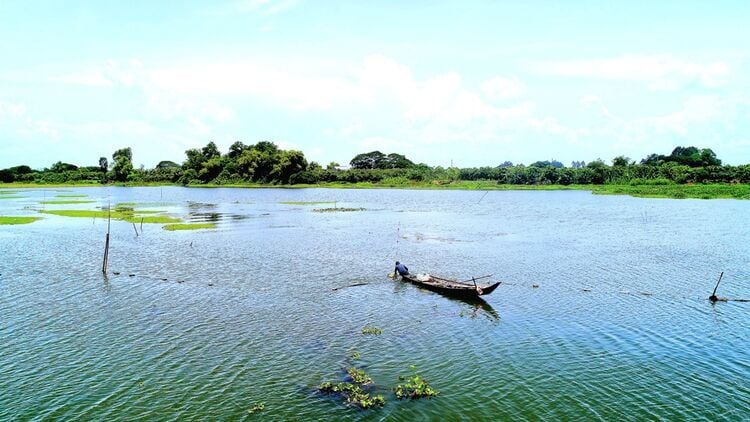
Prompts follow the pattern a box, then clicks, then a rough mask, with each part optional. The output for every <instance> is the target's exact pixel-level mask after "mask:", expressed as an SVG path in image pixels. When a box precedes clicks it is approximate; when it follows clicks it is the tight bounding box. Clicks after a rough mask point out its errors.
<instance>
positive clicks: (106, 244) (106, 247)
mask: <svg viewBox="0 0 750 422" xmlns="http://www.w3.org/2000/svg"><path fill="white" fill-rule="evenodd" d="M111 220H112V208H111V206H109V205H108V206H107V237H106V240H105V241H104V259H103V260H102V274H106V273H107V263H108V261H109V229H110V224H111Z"/></svg>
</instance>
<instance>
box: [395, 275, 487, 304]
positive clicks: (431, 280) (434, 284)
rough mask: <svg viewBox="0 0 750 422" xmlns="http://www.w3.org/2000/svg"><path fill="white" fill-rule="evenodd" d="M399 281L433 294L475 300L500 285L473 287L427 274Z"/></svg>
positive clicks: (402, 277)
mask: <svg viewBox="0 0 750 422" xmlns="http://www.w3.org/2000/svg"><path fill="white" fill-rule="evenodd" d="M485 277H489V276H485ZM485 277H479V278H485ZM401 279H402V280H405V281H408V282H410V283H412V284H415V285H417V286H419V287H424V288H425V289H428V290H432V291H433V292H438V293H444V294H446V295H450V296H454V297H460V298H463V299H477V298H479V296H485V295H488V294H490V293H492V292H493V291H495V289H496V288H497V286H499V285H500V282H499V281H498V282H497V283H495V284H476V286H475V284H474V282H466V281H457V280H449V279H445V278H441V277H437V276H434V275H429V274H407V275H404V276H401ZM475 280H476V279H475Z"/></svg>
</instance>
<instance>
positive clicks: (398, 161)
mask: <svg viewBox="0 0 750 422" xmlns="http://www.w3.org/2000/svg"><path fill="white" fill-rule="evenodd" d="M410 167H414V163H413V162H411V160H409V159H408V158H406V157H404V156H403V155H401V154H396V153H391V154H388V155H386V156H385V157H383V159H382V160H380V162H379V163H378V168H381V169H406V168H410Z"/></svg>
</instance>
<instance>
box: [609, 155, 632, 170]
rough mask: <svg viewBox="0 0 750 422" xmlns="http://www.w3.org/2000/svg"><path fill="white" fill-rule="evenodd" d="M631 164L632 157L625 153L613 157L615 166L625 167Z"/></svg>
mask: <svg viewBox="0 0 750 422" xmlns="http://www.w3.org/2000/svg"><path fill="white" fill-rule="evenodd" d="M630 164H631V161H630V158H628V157H626V156H624V155H618V156H617V157H615V158H613V159H612V165H613V166H615V167H625V166H629V165H630Z"/></svg>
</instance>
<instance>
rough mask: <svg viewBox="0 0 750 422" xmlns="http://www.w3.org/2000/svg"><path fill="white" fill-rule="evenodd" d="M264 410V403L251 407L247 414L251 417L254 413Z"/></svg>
mask: <svg viewBox="0 0 750 422" xmlns="http://www.w3.org/2000/svg"><path fill="white" fill-rule="evenodd" d="M265 408H266V403H265V402H260V403H255V404H254V405H253V407H251V408H250V410H248V411H247V413H249V414H251V415H252V414H253V413H256V412H262V411H263V410H265Z"/></svg>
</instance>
